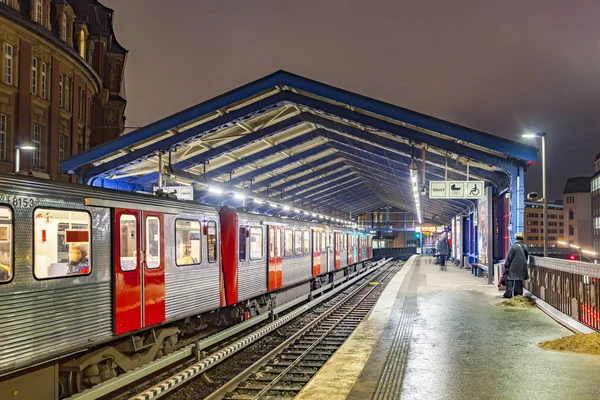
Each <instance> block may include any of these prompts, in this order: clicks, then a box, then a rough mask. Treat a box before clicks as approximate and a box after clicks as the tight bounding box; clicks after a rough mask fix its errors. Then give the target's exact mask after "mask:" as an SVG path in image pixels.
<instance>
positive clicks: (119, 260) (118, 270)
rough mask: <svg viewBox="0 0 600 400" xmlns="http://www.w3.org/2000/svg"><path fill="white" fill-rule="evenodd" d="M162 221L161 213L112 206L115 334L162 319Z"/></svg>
mask: <svg viewBox="0 0 600 400" xmlns="http://www.w3.org/2000/svg"><path fill="white" fill-rule="evenodd" d="M163 221H164V218H163V215H162V214H160V213H150V212H148V213H142V212H141V211H138V210H130V209H115V220H114V227H115V229H114V235H115V237H114V245H115V253H114V268H115V285H114V304H115V307H114V313H115V317H114V321H115V325H114V330H115V334H116V335H120V334H122V333H126V332H131V331H135V330H137V329H140V328H142V327H145V326H150V325H153V324H156V323H159V322H162V321H164V320H165V270H164V247H163V239H164V234H163V225H164V223H163ZM148 258H149V263H148Z"/></svg>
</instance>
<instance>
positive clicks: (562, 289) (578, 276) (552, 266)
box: [525, 257, 600, 331]
mask: <svg viewBox="0 0 600 400" xmlns="http://www.w3.org/2000/svg"><path fill="white" fill-rule="evenodd" d="M599 287H600V266H598V265H596V264H593V263H588V262H581V261H569V260H560V259H556V258H550V257H530V258H529V280H528V281H526V282H525V288H526V289H527V290H529V291H530V292H531V293H533V294H534V295H536V296H537V297H539V298H540V299H542V300H543V301H545V302H546V303H548V304H550V305H551V306H552V307H554V308H556V309H557V310H559V311H561V312H563V313H565V314H567V315H569V316H570V317H572V318H573V319H575V320H577V321H579V322H581V323H583V324H585V325H587V326H589V327H590V328H592V329H594V330H597V331H600V301H599V300H600V291H599Z"/></svg>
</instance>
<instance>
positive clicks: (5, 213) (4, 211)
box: [0, 207, 13, 283]
mask: <svg viewBox="0 0 600 400" xmlns="http://www.w3.org/2000/svg"><path fill="white" fill-rule="evenodd" d="M12 223H13V216H12V210H11V209H10V208H8V207H0V283H3V282H9V281H10V280H11V279H12V277H13V259H12V249H13V236H12Z"/></svg>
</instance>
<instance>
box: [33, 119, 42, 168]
mask: <svg viewBox="0 0 600 400" xmlns="http://www.w3.org/2000/svg"><path fill="white" fill-rule="evenodd" d="M31 141H32V143H33V147H35V150H33V153H32V154H31V166H32V167H34V168H41V167H42V127H41V126H40V125H35V124H34V125H33V129H32V138H31Z"/></svg>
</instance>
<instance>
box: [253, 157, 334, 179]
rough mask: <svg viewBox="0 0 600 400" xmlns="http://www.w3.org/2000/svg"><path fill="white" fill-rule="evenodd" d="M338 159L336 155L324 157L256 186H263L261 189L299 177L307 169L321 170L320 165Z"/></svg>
mask: <svg viewBox="0 0 600 400" xmlns="http://www.w3.org/2000/svg"><path fill="white" fill-rule="evenodd" d="M336 158H338V157H337V156H336V155H335V154H330V155H327V156H324V157H322V158H319V159H317V160H315V161H311V162H305V164H303V165H300V166H298V167H296V168H293V169H290V170H288V171H285V174H281V175H276V176H272V177H270V178H267V179H263V180H261V181H260V182H258V183H256V185H258V186H261V187H264V186H267V185H270V184H272V183H273V182H277V181H280V180H282V179H284V178H287V177H288V176H295V175H298V174H299V173H301V172H304V171H306V169H307V168H319V166H320V165H323V164H327V163H328V162H330V161H334V160H335V159H336ZM316 164H320V165H316Z"/></svg>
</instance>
